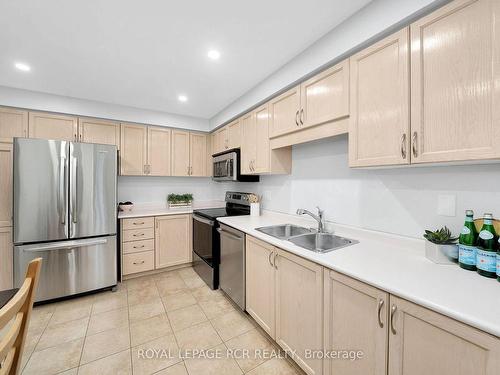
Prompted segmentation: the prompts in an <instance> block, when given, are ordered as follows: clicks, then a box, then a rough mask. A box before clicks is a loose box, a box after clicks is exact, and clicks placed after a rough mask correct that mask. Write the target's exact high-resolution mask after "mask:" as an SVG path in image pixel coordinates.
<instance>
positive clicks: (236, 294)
mask: <svg viewBox="0 0 500 375" xmlns="http://www.w3.org/2000/svg"><path fill="white" fill-rule="evenodd" d="M217 231H218V232H219V233H220V269H219V287H220V288H221V289H222V290H223V291H224V292H225V293H226V294H227V295H228V296H229V298H231V299H232V300H233V301H234V302H235V303H236V304H237V305H238V306H239V307H241V309H242V310H245V233H243V232H240V231H239V230H236V229H234V228H231V227H229V226H227V225H224V224H221V225H220V227H219V228H217Z"/></svg>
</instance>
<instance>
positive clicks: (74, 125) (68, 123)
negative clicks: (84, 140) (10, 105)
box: [28, 112, 78, 141]
mask: <svg viewBox="0 0 500 375" xmlns="http://www.w3.org/2000/svg"><path fill="white" fill-rule="evenodd" d="M28 135H29V137H30V138H42V139H55V140H61V141H76V140H77V138H78V137H77V135H78V119H77V118H76V117H73V116H65V115H56V114H54V113H45V112H29V123H28Z"/></svg>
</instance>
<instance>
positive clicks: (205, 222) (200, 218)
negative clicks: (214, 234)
mask: <svg viewBox="0 0 500 375" xmlns="http://www.w3.org/2000/svg"><path fill="white" fill-rule="evenodd" d="M193 220H196V221H199V222H200V223H203V224H207V225H210V226H211V227H213V226H214V224H215V223H214V222H213V220H208V219H204V218H202V217H199V216H195V215H193Z"/></svg>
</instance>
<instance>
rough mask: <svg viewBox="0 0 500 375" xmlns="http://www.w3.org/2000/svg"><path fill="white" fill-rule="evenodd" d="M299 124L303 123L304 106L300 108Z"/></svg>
mask: <svg viewBox="0 0 500 375" xmlns="http://www.w3.org/2000/svg"><path fill="white" fill-rule="evenodd" d="M300 125H304V108H302V109H301V110H300Z"/></svg>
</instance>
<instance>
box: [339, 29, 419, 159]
mask: <svg viewBox="0 0 500 375" xmlns="http://www.w3.org/2000/svg"><path fill="white" fill-rule="evenodd" d="M408 64H409V50H408V28H404V29H403V30H401V31H399V32H397V33H395V34H393V35H391V36H389V37H387V38H385V39H383V40H381V41H380V42H378V43H375V44H374V45H372V46H370V47H368V48H366V49H364V50H363V51H361V52H359V53H357V54H355V55H354V56H351V58H350V72H351V89H350V96H351V109H350V112H351V113H350V118H349V165H350V166H351V167H368V166H378V165H396V164H408V163H409V162H410V153H409V138H410V134H409V132H410V127H409V126H410V122H409V112H408V111H409V100H410V98H409V79H410V77H409V74H408V71H409V67H408Z"/></svg>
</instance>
